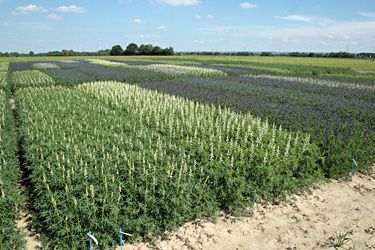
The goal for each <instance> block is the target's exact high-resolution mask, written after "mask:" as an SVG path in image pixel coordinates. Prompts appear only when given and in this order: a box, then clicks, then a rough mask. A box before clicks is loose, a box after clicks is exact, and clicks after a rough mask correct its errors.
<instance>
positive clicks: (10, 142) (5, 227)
mask: <svg viewBox="0 0 375 250" xmlns="http://www.w3.org/2000/svg"><path fill="white" fill-rule="evenodd" d="M16 151H17V137H16V135H15V133H14V119H13V115H12V112H11V109H10V103H9V100H8V99H7V98H6V95H5V92H4V91H3V90H1V89H0V249H21V248H23V247H24V241H23V233H22V231H21V230H20V229H18V228H17V227H16V221H17V220H18V219H19V209H20V208H21V206H22V204H23V201H22V199H21V195H20V194H19V190H18V189H17V188H16V186H17V182H18V181H19V179H20V172H19V161H18V158H17V156H16Z"/></svg>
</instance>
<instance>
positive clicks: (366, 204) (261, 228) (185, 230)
mask: <svg viewBox="0 0 375 250" xmlns="http://www.w3.org/2000/svg"><path fill="white" fill-rule="evenodd" d="M373 170H375V166H374V167H373ZM374 211H375V173H374V172H373V173H372V174H369V173H366V174H365V173H356V175H355V176H354V177H353V181H350V180H349V181H336V180H335V181H332V182H331V183H328V184H322V186H321V187H320V189H312V190H310V192H309V193H308V194H297V195H295V196H293V197H290V198H288V199H287V201H286V202H283V203H280V204H266V203H261V202H259V203H257V205H256V206H255V209H254V216H253V217H251V211H249V213H248V214H247V215H245V216H243V217H239V218H238V217H232V216H229V215H224V214H223V215H222V216H220V217H219V218H218V220H217V223H216V224H214V223H212V222H207V221H204V220H196V221H193V222H190V223H187V224H185V225H184V226H182V227H180V228H179V229H178V231H177V232H176V233H172V234H170V235H168V236H165V237H164V239H159V240H157V241H156V242H155V243H154V244H150V243H144V242H138V243H136V244H125V245H124V247H123V249H126V250H131V249H133V250H135V249H140V250H142V249H160V250H162V249H163V250H172V249H175V250H188V249H189V250H193V249H194V250H195V249H205V250H211V249H212V250H227V249H228V250H229V249H230V250H236V249H238V250H245V249H249V250H250V249H252V250H253V249H288V250H291V249H335V248H334V244H335V243H337V242H338V239H337V236H338V235H340V234H347V238H349V239H351V240H350V241H348V242H347V244H345V245H344V246H343V247H336V249H352V247H353V246H355V249H375V214H374ZM128 233H131V232H128ZM27 240H28V246H27V249H39V248H38V247H37V246H38V243H37V242H36V241H35V240H36V238H35V235H34V234H33V233H32V232H28V239H27ZM353 244H354V245H353ZM94 249H97V248H94ZM119 249H120V247H118V248H116V250H119Z"/></svg>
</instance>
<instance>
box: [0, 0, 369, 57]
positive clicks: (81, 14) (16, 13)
mask: <svg viewBox="0 0 375 250" xmlns="http://www.w3.org/2000/svg"><path fill="white" fill-rule="evenodd" d="M0 35H1V37H2V38H1V40H0V51H1V52H18V53H28V52H29V51H33V52H34V53H46V52H48V51H61V50H64V49H65V50H73V51H76V52H79V51H86V52H93V51H99V50H105V49H111V48H112V46H114V45H121V47H122V48H123V49H125V48H126V46H127V45H128V44H129V43H136V44H137V45H140V44H152V45H154V46H160V47H161V48H166V47H173V49H174V50H175V51H176V52H183V53H184V52H219V51H221V52H224V53H226V52H232V51H238V52H244V51H246V52H255V51H259V52H262V51H263V52H275V53H288V52H300V53H303V52H305V53H306V52H307V53H310V52H312V53H329V52H348V53H355V54H357V53H366V52H367V53H372V52H374V51H375V47H374V44H375V6H374V5H373V4H371V3H370V1H365V0H360V1H352V0H350V1H349V0H344V1H338V0H333V1H329V2H326V1H323V0H316V1H314V2H313V3H311V2H309V1H301V2H299V3H296V2H294V1H291V0H288V1H284V2H282V3H281V2H279V1H276V0H271V1H269V2H267V3H262V2H261V1H259V0H258V1H250V2H246V1H243V0H242V1H230V2H228V1H213V0H140V1H134V0H116V1H110V2H103V1H98V0H93V1H91V2H90V4H89V3H87V2H86V1H82V0H79V1H64V3H56V2H51V1H46V0H42V1H24V0H19V1H11V0H0Z"/></svg>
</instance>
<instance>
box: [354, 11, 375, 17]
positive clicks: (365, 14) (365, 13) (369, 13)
mask: <svg viewBox="0 0 375 250" xmlns="http://www.w3.org/2000/svg"><path fill="white" fill-rule="evenodd" d="M358 14H359V15H361V16H365V17H369V18H375V12H358Z"/></svg>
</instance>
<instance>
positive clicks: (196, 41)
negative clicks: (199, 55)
mask: <svg viewBox="0 0 375 250" xmlns="http://www.w3.org/2000/svg"><path fill="white" fill-rule="evenodd" d="M193 43H198V44H203V43H205V41H200V40H194V41H193Z"/></svg>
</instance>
